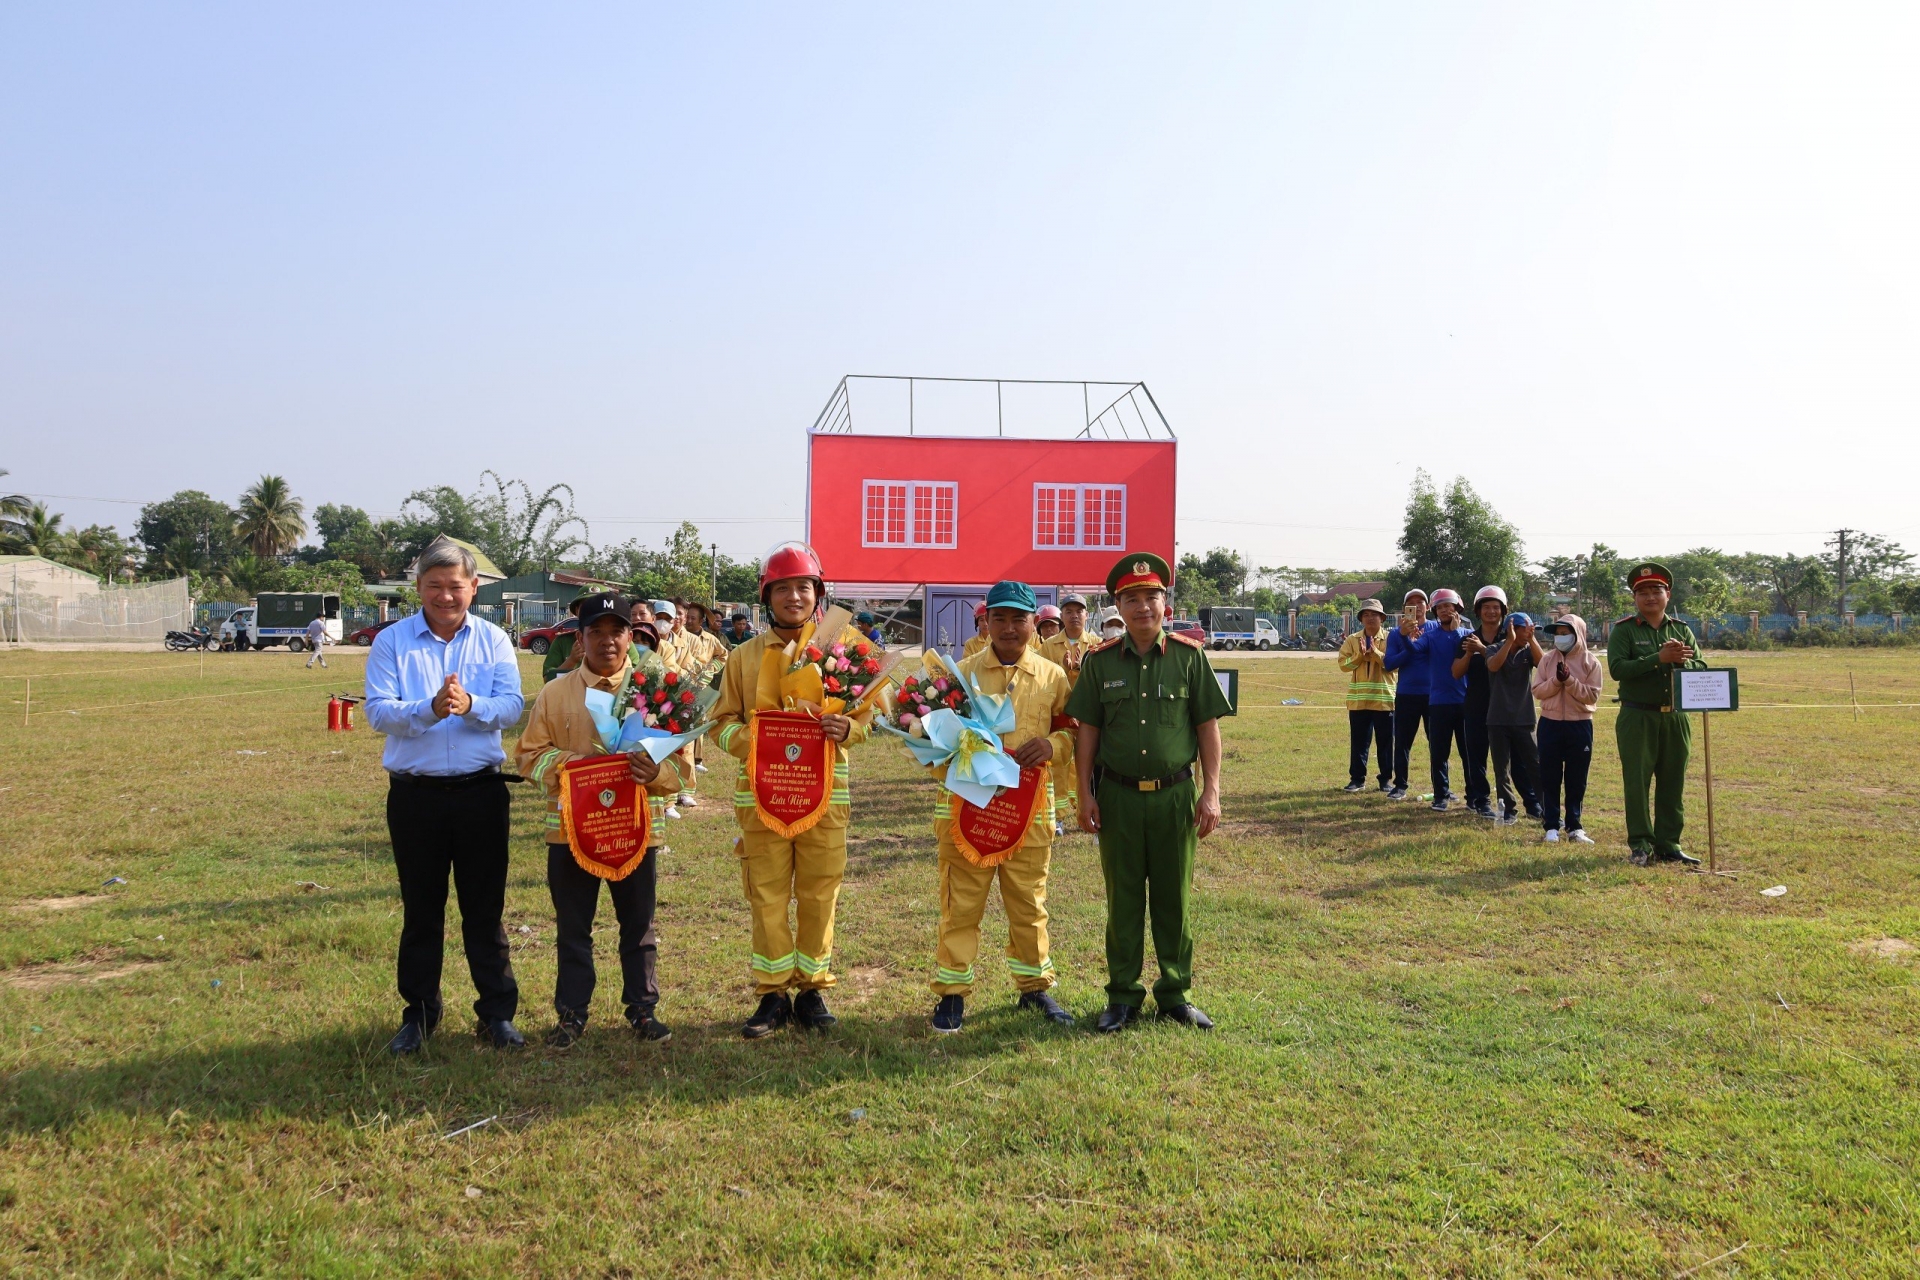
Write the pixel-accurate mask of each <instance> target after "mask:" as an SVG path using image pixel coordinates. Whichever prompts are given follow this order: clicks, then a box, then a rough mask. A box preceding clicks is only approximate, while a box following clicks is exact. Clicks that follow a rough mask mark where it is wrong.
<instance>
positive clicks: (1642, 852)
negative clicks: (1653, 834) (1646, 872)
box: [1627, 849, 1653, 867]
mask: <svg viewBox="0 0 1920 1280" xmlns="http://www.w3.org/2000/svg"><path fill="white" fill-rule="evenodd" d="M1627 861H1628V862H1631V863H1632V864H1633V865H1634V866H1636V867H1650V866H1652V865H1653V851H1652V850H1651V849H1629V850H1627Z"/></svg>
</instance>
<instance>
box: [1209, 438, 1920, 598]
mask: <svg viewBox="0 0 1920 1280" xmlns="http://www.w3.org/2000/svg"><path fill="white" fill-rule="evenodd" d="M1398 546H1399V552H1400V555H1399V559H1398V560H1397V561H1396V562H1395V564H1394V565H1393V567H1392V568H1390V569H1385V570H1367V569H1317V568H1296V567H1291V566H1285V565H1282V566H1277V567H1261V568H1254V567H1252V566H1251V565H1250V564H1249V562H1248V561H1247V560H1246V559H1244V558H1243V557H1242V556H1241V555H1240V554H1239V553H1238V552H1235V551H1232V550H1229V549H1227V548H1224V547H1215V548H1213V549H1212V550H1211V551H1208V552H1207V553H1206V554H1205V555H1204V556H1202V555H1194V554H1188V555H1184V556H1182V557H1180V563H1179V565H1178V566H1177V573H1176V582H1177V588H1178V598H1179V604H1180V607H1181V609H1182V610H1191V609H1197V608H1199V607H1201V606H1203V605H1210V604H1238V605H1251V606H1254V607H1256V608H1260V609H1264V610H1273V611H1282V610H1285V609H1286V607H1287V603H1288V601H1290V600H1292V599H1294V598H1296V597H1297V596H1299V595H1300V594H1301V593H1303V592H1324V591H1328V590H1331V589H1332V588H1333V587H1334V585H1336V584H1337V583H1340V582H1362V581H1384V582H1386V583H1387V594H1388V596H1389V597H1391V598H1392V600H1393V601H1397V600H1398V599H1399V598H1400V597H1401V596H1403V595H1404V594H1405V592H1406V591H1407V590H1408V589H1410V588H1412V587H1415V586H1419V587H1424V588H1426V589H1428V590H1431V589H1433V588H1434V587H1437V586H1451V587H1453V588H1454V589H1455V590H1457V591H1460V592H1461V593H1462V594H1463V595H1465V596H1467V597H1468V598H1469V599H1471V598H1472V595H1473V593H1474V592H1475V591H1477V590H1478V589H1479V588H1481V587H1483V586H1486V585H1488V584H1489V583H1492V584H1496V585H1498V586H1500V587H1503V588H1505V590H1506V592H1507V595H1508V598H1509V599H1510V600H1512V601H1514V602H1515V605H1516V607H1524V608H1529V609H1533V610H1535V611H1539V612H1545V611H1547V609H1548V608H1549V606H1550V605H1551V604H1553V603H1557V602H1562V601H1564V602H1565V603H1566V604H1567V605H1568V607H1570V608H1571V609H1573V611H1574V612H1576V613H1579V614H1582V615H1583V616H1585V617H1587V618H1589V619H1593V620H1599V619H1603V618H1617V617H1619V616H1621V615H1622V614H1624V613H1626V612H1627V611H1628V609H1629V607H1630V606H1631V603H1632V595H1631V593H1629V592H1628V590H1627V579H1626V575H1627V570H1628V569H1630V568H1632V566H1633V564H1634V563H1635V561H1630V560H1628V559H1625V558H1623V557H1622V556H1621V555H1620V553H1619V552H1618V551H1615V550H1614V549H1613V548H1612V547H1609V546H1607V545H1606V544H1605V543H1601V542H1596V543H1594V544H1593V545H1592V546H1591V547H1590V548H1589V549H1588V550H1587V551H1585V552H1582V553H1580V554H1578V555H1571V556H1548V557H1546V558H1544V559H1542V560H1539V561H1533V562H1529V561H1528V559H1527V557H1526V547H1525V544H1524V543H1523V541H1522V540H1521V537H1520V532H1519V530H1518V529H1516V528H1515V527H1514V526H1513V525H1512V524H1511V523H1509V522H1508V521H1507V520H1506V519H1504V518H1503V517H1502V516H1501V515H1500V513H1499V512H1498V511H1496V510H1495V509H1494V507H1493V505H1492V504H1491V503H1490V502H1488V501H1487V500H1486V499H1485V498H1484V497H1482V496H1481V495H1480V494H1479V493H1477V492H1476V491H1475V490H1474V488H1473V486H1472V485H1471V484H1470V483H1468V481H1467V480H1466V479H1465V478H1464V477H1455V478H1454V480H1453V481H1452V482H1451V483H1449V484H1447V485H1446V486H1445V487H1444V488H1442V487H1441V486H1439V485H1437V484H1436V483H1435V482H1434V481H1433V478H1432V477H1431V476H1429V475H1427V474H1426V473H1425V472H1420V473H1418V474H1417V475H1416V476H1415V477H1414V481H1413V486H1412V490H1411V492H1410V493H1409V494H1408V497H1407V507H1406V514H1405V517H1404V520H1403V522H1402V525H1401V532H1400V538H1399V544H1398ZM1841 555H1842V547H1841V543H1840V540H1839V538H1838V537H1837V536H1836V537H1835V538H1832V539H1829V540H1828V542H1827V543H1826V545H1825V546H1824V547H1823V548H1822V549H1821V550H1819V551H1816V552H1812V553H1808V554H1803V555H1802V554H1796V555H1765V554H1760V553H1752V552H1746V553H1729V552H1725V551H1721V550H1719V549H1717V548H1714V547H1694V548H1691V549H1688V550H1684V551H1674V552H1669V553H1666V554H1662V555H1657V556H1653V557H1651V558H1652V559H1655V560H1658V561H1659V562H1660V563H1662V564H1664V565H1666V566H1667V567H1668V568H1669V569H1671V570H1672V571H1673V575H1674V600H1675V607H1676V610H1677V611H1678V612H1681V613H1685V614H1688V615H1690V616H1704V617H1709V618H1721V617H1726V616H1729V615H1732V614H1740V613H1747V612H1749V611H1753V610H1758V611H1759V612H1761V613H1796V612H1799V611H1802V610H1804V611H1806V612H1808V613H1816V614H1817V613H1825V612H1833V613H1840V612H1844V611H1845V610H1846V609H1852V610H1853V611H1854V612H1856V613H1863V614H1866V613H1892V612H1895V611H1899V612H1902V613H1913V612H1917V611H1920V574H1917V573H1916V569H1915V565H1914V557H1913V555H1912V554H1911V553H1910V552H1908V551H1906V550H1905V549H1904V548H1902V547H1901V546H1900V544H1898V543H1897V542H1894V541H1892V540H1890V539H1888V538H1884V537H1880V536H1878V535H1874V534H1859V533H1856V534H1850V535H1849V536H1848V538H1847V541H1846V546H1845V564H1844V572H1845V577H1846V600H1845V603H1844V604H1843V603H1842V602H1841V600H1840V585H1839V584H1840V578H1841V574H1842V571H1843V565H1842V562H1841ZM1357 603H1358V601H1356V600H1353V599H1351V598H1350V597H1346V596H1342V597H1338V598H1336V599H1335V600H1334V601H1332V602H1331V604H1330V606H1329V607H1331V608H1333V609H1336V610H1338V609H1341V608H1347V609H1351V608H1353V607H1354V605H1355V604H1357Z"/></svg>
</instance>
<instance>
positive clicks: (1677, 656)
mask: <svg viewBox="0 0 1920 1280" xmlns="http://www.w3.org/2000/svg"><path fill="white" fill-rule="evenodd" d="M1627 585H1628V586H1629V587H1630V588H1631V589H1632V590H1633V605H1634V609H1635V611H1636V612H1635V613H1634V615H1633V616H1631V617H1626V618H1622V619H1620V621H1618V622H1616V623H1614V624H1613V634H1612V636H1610V637H1609V638H1608V640H1607V673H1608V674H1609V675H1611V676H1612V677H1613V679H1614V683H1615V685H1616V687H1617V688H1618V690H1619V698H1620V717H1619V719H1618V720H1616V721H1615V722H1614V734H1615V737H1616V740H1617V741H1618V743H1619V746H1620V773H1621V777H1622V779H1623V781H1624V783H1625V786H1626V792H1627V849H1628V853H1627V859H1628V861H1630V862H1632V863H1633V865H1634V866H1636V867H1644V866H1647V865H1649V864H1651V863H1654V862H1683V863H1686V864H1687V865H1688V866H1696V867H1697V866H1699V865H1700V859H1698V858H1696V857H1694V856H1692V855H1691V854H1689V853H1686V852H1685V851H1683V850H1682V849H1681V848H1680V833H1681V831H1682V830H1683V829H1684V828H1685V827H1686V822H1687V809H1686V797H1685V789H1686V785H1687V756H1688V754H1689V753H1690V752H1691V751H1692V749H1693V724H1692V722H1691V721H1690V720H1689V719H1688V718H1687V715H1686V713H1685V712H1683V711H1675V710H1674V709H1673V673H1674V671H1675V670H1676V669H1677V668H1684V669H1686V670H1688V671H1699V670H1703V669H1705V667H1706V665H1707V664H1706V663H1705V662H1703V661H1701V660H1700V657H1699V648H1698V646H1697V645H1696V644H1695V643H1694V638H1693V628H1691V627H1689V626H1688V625H1687V624H1686V623H1684V622H1682V621H1680V620H1679V619H1678V618H1670V617H1668V616H1667V600H1668V597H1669V595H1670V593H1671V592H1672V591H1673V574H1671V573H1669V572H1668V571H1667V568H1666V566H1664V565H1658V564H1640V565H1635V566H1634V567H1633V570H1632V572H1630V573H1628V574H1627ZM1649 786H1651V787H1652V789H1653V813H1652V816H1651V818H1649V816H1648V813H1647V789H1648V787H1649Z"/></svg>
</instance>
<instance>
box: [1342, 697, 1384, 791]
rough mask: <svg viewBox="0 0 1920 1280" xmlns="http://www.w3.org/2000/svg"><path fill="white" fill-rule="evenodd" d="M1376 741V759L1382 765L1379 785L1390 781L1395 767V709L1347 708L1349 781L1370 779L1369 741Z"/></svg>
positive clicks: (1360, 783) (1355, 783) (1358, 784)
mask: <svg viewBox="0 0 1920 1280" xmlns="http://www.w3.org/2000/svg"><path fill="white" fill-rule="evenodd" d="M1369 742H1372V743H1373V745H1374V759H1375V760H1376V762H1377V763H1378V764H1379V768H1380V785H1381V786H1383V787H1384V786H1386V785H1387V777H1388V775H1389V774H1390V773H1392V771H1393V712H1391V711H1349V712H1347V781H1348V782H1350V783H1352V784H1353V785H1354V786H1356V787H1358V786H1365V785H1366V781H1367V745H1368V743H1369Z"/></svg>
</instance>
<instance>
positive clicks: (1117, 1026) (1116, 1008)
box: [1093, 1004, 1140, 1032]
mask: <svg viewBox="0 0 1920 1280" xmlns="http://www.w3.org/2000/svg"><path fill="white" fill-rule="evenodd" d="M1139 1016H1140V1006H1139V1005H1137V1004H1110V1005H1108V1006H1107V1007H1106V1008H1105V1009H1102V1010H1101V1011H1100V1018H1099V1020H1098V1021H1097V1022H1095V1023H1094V1024H1093V1029H1094V1030H1095V1031H1102V1032H1106V1031H1120V1030H1122V1029H1124V1028H1125V1027H1127V1026H1129V1025H1130V1024H1131V1023H1132V1022H1133V1021H1134V1020H1135V1019H1136V1018H1138V1017H1139Z"/></svg>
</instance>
